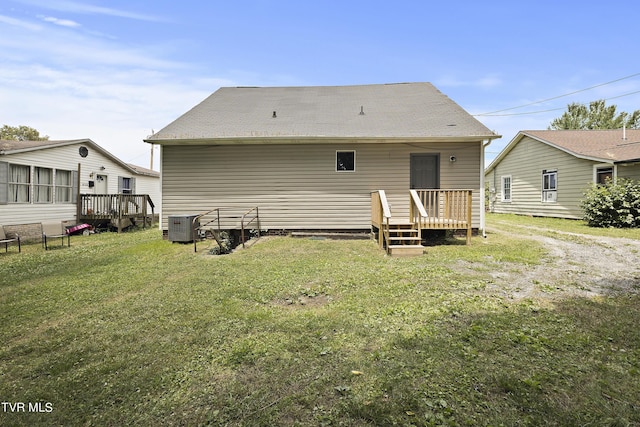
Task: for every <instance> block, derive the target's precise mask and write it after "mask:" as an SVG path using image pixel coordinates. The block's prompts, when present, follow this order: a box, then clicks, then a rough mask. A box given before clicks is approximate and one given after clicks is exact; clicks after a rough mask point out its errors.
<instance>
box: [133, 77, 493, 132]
mask: <svg viewBox="0 0 640 427" xmlns="http://www.w3.org/2000/svg"><path fill="white" fill-rule="evenodd" d="M470 137H473V138H475V139H476V140H479V139H494V138H498V137H499V136H498V135H496V134H494V133H493V132H491V131H490V130H489V129H487V128H486V127H485V126H484V125H483V124H482V123H480V122H479V121H478V120H476V119H475V118H474V117H472V116H471V115H470V114H468V113H467V112H466V111H465V110H463V109H462V108H461V107H460V106H459V105H458V104H456V103H455V102H453V101H452V100H451V99H449V98H448V97H447V96H445V95H444V94H442V93H441V92H440V91H439V90H437V89H436V88H435V87H434V86H433V85H431V84H430V83H402V84H384V85H360V86H308V87H223V88H220V89H219V90H217V91H216V92H214V93H213V94H212V95H210V96H209V97H208V98H206V99H205V100H204V101H202V102H201V103H200V104H198V105H196V106H195V107H193V108H192V109H191V110H190V111H188V112H186V113H185V114H183V115H182V116H180V117H179V118H178V119H176V120H175V121H174V122H172V123H171V124H169V125H168V126H166V127H165V128H163V129H162V130H160V131H159V132H157V133H156V134H154V135H153V136H151V137H149V138H148V139H146V140H145V141H146V142H151V143H163V142H167V141H171V140H179V141H194V140H220V139H252V138H253V139H265V138H270V139H273V138H277V139H287V138H300V139H302V138H333V139H336V138H470Z"/></svg>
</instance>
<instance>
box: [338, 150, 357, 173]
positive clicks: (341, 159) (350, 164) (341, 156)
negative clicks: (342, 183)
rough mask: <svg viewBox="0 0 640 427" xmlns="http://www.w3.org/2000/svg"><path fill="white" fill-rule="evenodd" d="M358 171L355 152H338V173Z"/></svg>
mask: <svg viewBox="0 0 640 427" xmlns="http://www.w3.org/2000/svg"><path fill="white" fill-rule="evenodd" d="M355 170H356V152H355V151H336V171H337V172H353V171H355Z"/></svg>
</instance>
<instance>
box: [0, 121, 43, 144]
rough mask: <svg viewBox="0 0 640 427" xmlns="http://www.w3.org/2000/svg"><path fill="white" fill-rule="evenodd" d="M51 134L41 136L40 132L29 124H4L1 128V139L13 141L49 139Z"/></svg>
mask: <svg viewBox="0 0 640 427" xmlns="http://www.w3.org/2000/svg"><path fill="white" fill-rule="evenodd" d="M48 139H49V135H44V136H41V135H40V132H38V131H37V130H36V129H34V128H32V127H29V126H9V125H3V126H2V128H0V140H11V141H47V140H48Z"/></svg>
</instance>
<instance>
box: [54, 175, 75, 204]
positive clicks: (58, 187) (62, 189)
mask: <svg viewBox="0 0 640 427" xmlns="http://www.w3.org/2000/svg"><path fill="white" fill-rule="evenodd" d="M61 173H67V174H69V184H68V185H67V184H60V181H61V180H60V179H59V174H61ZM54 177H55V181H54V187H53V188H54V199H55V203H73V171H70V170H66V169H56V170H55V171H54ZM63 193H66V194H68V196H69V197H68V198H66V199H65V200H60V199H59V196H60V194H63Z"/></svg>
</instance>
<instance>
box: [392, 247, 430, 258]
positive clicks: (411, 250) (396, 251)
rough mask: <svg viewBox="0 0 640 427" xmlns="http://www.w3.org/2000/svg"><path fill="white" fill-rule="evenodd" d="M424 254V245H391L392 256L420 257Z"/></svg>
mask: <svg viewBox="0 0 640 427" xmlns="http://www.w3.org/2000/svg"><path fill="white" fill-rule="evenodd" d="M423 253H424V246H422V245H389V255H391V256H419V255H422V254H423Z"/></svg>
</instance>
